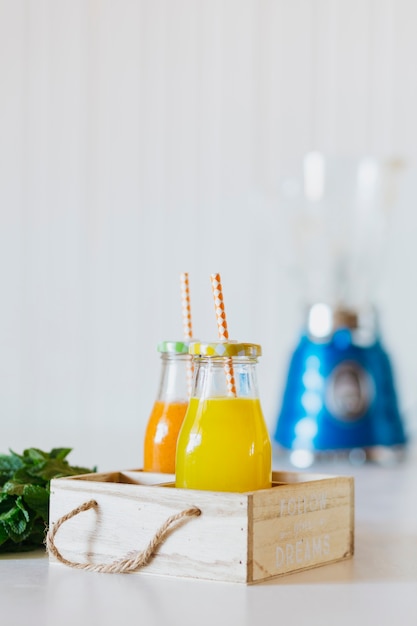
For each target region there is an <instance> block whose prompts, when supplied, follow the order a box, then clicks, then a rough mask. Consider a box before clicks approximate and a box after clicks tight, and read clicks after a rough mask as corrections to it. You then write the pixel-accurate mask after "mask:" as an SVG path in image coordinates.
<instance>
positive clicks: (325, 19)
mask: <svg viewBox="0 0 417 626" xmlns="http://www.w3.org/2000/svg"><path fill="white" fill-rule="evenodd" d="M416 25H417V5H416V4H415V3H414V2H413V1H412V0H292V1H289V0H251V1H250V0H117V1H116V0H107V1H105V0H0V220H1V222H0V288H1V292H0V293H1V302H0V415H1V424H2V426H1V429H0V452H5V451H7V449H8V448H9V447H11V448H14V449H16V450H17V451H19V450H21V449H23V448H24V447H26V446H31V445H37V446H39V447H42V448H49V447H52V446H58V445H64V446H72V447H73V448H74V452H73V455H72V457H71V458H72V460H73V461H74V462H79V463H84V464H98V465H99V467H100V469H104V468H106V469H107V468H109V467H110V468H121V467H134V466H140V464H141V460H142V437H143V431H144V428H145V423H146V420H147V417H148V413H149V410H150V408H151V404H152V402H153V397H154V394H155V391H156V384H157V377H158V374H159V360H158V356H157V354H156V351H155V347H156V344H157V342H158V341H159V340H160V339H164V338H165V339H167V338H177V337H179V338H180V337H181V333H182V324H181V312H180V290H179V274H180V272H181V271H188V272H189V273H190V282H191V297H192V307H193V321H194V331H195V334H196V335H198V336H200V337H202V338H214V337H215V336H216V325H215V316H214V308H213V302H212V297H211V291H210V281H209V274H210V273H211V272H213V271H220V272H221V274H222V277H223V283H224V290H225V301H226V309H227V314H228V320H229V328H230V332H231V335H233V337H235V338H238V339H240V340H244V341H255V342H260V343H261V344H262V346H263V349H264V357H263V358H262V362H261V364H260V366H259V368H260V369H259V377H260V385H261V394H262V401H263V405H264V411H265V415H266V418H267V421H268V423H269V425H270V426H271V429H273V427H274V425H275V419H276V411H277V409H278V405H279V397H280V393H281V391H282V386H283V383H284V377H285V371H286V365H287V360H288V357H289V352H290V350H291V348H292V346H293V344H294V341H295V340H296V338H297V332H298V329H299V322H300V303H301V302H302V294H300V293H299V290H298V289H297V284H296V283H295V282H294V278H293V276H292V274H291V272H290V268H289V258H290V252H291V250H290V244H289V241H290V240H289V231H288V228H289V227H288V220H287V217H288V216H287V215H286V213H285V211H284V209H283V207H282V206H281V205H280V202H279V197H278V181H279V179H280V177H281V176H282V175H283V174H285V173H286V172H287V171H289V168H290V167H291V166H292V165H293V164H294V163H295V162H297V161H298V160H299V159H300V158H301V157H302V155H303V154H304V153H305V152H306V151H308V150H311V149H319V150H323V151H325V152H327V153H348V154H355V155H357V154H362V153H373V154H376V155H378V156H383V157H391V156H396V157H401V158H403V159H405V161H406V163H407V168H406V170H405V172H404V177H403V187H402V191H401V195H400V199H399V203H398V207H397V208H396V211H395V214H394V215H393V222H392V229H391V236H390V241H389V246H388V257H387V259H386V261H385V267H386V269H385V274H384V280H383V284H382V285H381V290H380V307H381V313H382V324H383V331H384V336H385V341H386V344H387V346H388V347H389V349H390V351H391V353H392V356H393V360H394V364H395V367H396V370H397V374H398V384H399V390H400V393H401V405H402V407H403V409H404V414H405V416H406V419H407V425H408V427H409V428H410V430H413V429H414V428H415V424H417V410H416V409H417V407H416V403H417V398H416V391H415V389H416V386H415V380H416V366H415V362H414V355H415V353H416V348H417V334H416V324H415V319H416V314H417V296H416V289H415V276H414V268H415V267H416V261H417V247H416V246H415V234H416V230H417V217H416V212H415V205H416V200H417V187H416V156H417V154H416V153H417V122H416V114H415V112H416V110H417V81H416V78H415V59H416V55H417V38H416V37H415V32H416Z"/></svg>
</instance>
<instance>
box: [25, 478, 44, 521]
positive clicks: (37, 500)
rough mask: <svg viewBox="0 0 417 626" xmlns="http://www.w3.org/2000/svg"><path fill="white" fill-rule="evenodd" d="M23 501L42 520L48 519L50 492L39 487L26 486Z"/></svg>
mask: <svg viewBox="0 0 417 626" xmlns="http://www.w3.org/2000/svg"><path fill="white" fill-rule="evenodd" d="M23 501H24V503H25V504H26V505H27V506H28V507H30V508H31V509H33V510H34V511H35V512H36V513H37V514H38V515H40V516H41V517H42V519H44V520H46V519H47V518H48V512H49V491H47V490H46V489H45V488H44V487H39V485H25V486H24V488H23Z"/></svg>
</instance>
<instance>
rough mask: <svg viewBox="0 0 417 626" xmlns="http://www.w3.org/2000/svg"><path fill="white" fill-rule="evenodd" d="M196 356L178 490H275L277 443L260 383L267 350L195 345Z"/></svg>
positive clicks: (233, 345)
mask: <svg viewBox="0 0 417 626" xmlns="http://www.w3.org/2000/svg"><path fill="white" fill-rule="evenodd" d="M190 354H192V355H193V363H194V369H195V371H194V379H193V390H192V396H191V398H190V403H189V406H188V409H187V413H186V416H185V418H184V422H183V424H182V427H181V430H180V434H179V437H178V444H177V457H176V487H180V488H187V489H202V490H210V491H234V492H247V491H254V490H257V489H267V488H269V487H270V486H271V471H272V470H271V466H272V453H271V442H270V438H269V433H268V430H267V427H266V424H265V420H264V416H263V413H262V408H261V403H260V400H259V393H258V384H257V377H256V364H257V362H258V357H259V356H260V355H261V347H260V346H259V345H257V344H250V343H236V342H224V341H219V342H214V343H200V342H192V343H191V344H190ZM231 376H233V377H234V385H231V384H230V379H231ZM233 387H234V388H233Z"/></svg>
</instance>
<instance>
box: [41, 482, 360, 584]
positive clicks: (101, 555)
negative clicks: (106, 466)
mask: <svg viewBox="0 0 417 626" xmlns="http://www.w3.org/2000/svg"><path fill="white" fill-rule="evenodd" d="M171 478H172V477H171ZM157 479H158V476H157V475H152V476H150V477H147V476H146V473H145V472H141V471H123V472H113V473H107V474H90V475H86V476H81V477H77V478H69V479H68V478H60V479H55V480H53V481H52V483H51V501H50V526H51V528H52V527H53V525H54V523H56V522H57V521H58V520H59V518H61V517H62V516H64V515H66V514H68V513H70V511H71V510H73V509H75V508H77V507H78V506H80V505H82V504H83V503H84V502H87V501H89V500H90V499H92V498H93V499H95V500H96V501H97V503H98V509H97V511H96V510H94V511H91V510H90V511H87V512H83V513H81V514H78V515H77V516H76V517H73V518H72V519H70V520H67V521H66V522H64V524H63V525H62V526H61V527H60V529H59V530H58V533H57V535H56V537H55V545H56V547H57V548H58V550H59V551H60V552H61V554H62V556H63V557H64V558H66V559H68V560H70V561H72V562H76V563H77V562H78V563H94V564H97V563H100V564H101V563H105V564H108V563H111V562H113V561H115V560H117V559H121V558H124V557H125V556H126V555H127V554H131V553H132V551H142V550H144V549H145V548H146V547H147V545H148V542H149V541H151V539H152V538H153V536H154V535H155V533H156V531H157V530H158V529H159V528H160V527H161V526H162V525H163V524H164V523H165V521H166V520H167V519H168V518H169V517H170V516H171V515H173V514H176V513H179V512H181V511H184V510H187V509H189V508H191V507H198V508H199V509H200V510H201V515H200V516H199V517H198V518H189V519H187V520H186V521H184V523H183V524H182V525H181V526H180V527H178V528H176V529H175V530H173V531H172V532H171V534H170V535H169V537H168V538H167V539H166V541H165V542H164V543H163V544H162V545H160V547H159V548H158V550H157V552H156V554H155V556H154V558H153V559H152V560H151V561H150V563H148V565H146V566H145V567H143V568H142V569H140V570H138V572H139V573H145V574H146V573H148V574H165V575H173V576H187V577H194V578H207V579H212V580H223V581H233V582H241V583H254V582H258V581H262V580H267V579H269V578H273V577H276V576H280V575H283V574H287V573H290V572H294V571H299V570H303V569H309V568H312V567H316V566H318V565H323V564H325V563H330V562H333V561H339V560H341V559H345V558H348V557H351V556H352V555H353V551H354V494H353V478H350V477H329V476H325V475H314V474H310V475H309V474H299V473H292V472H282V473H278V472H277V473H274V474H273V486H272V487H271V489H265V490H261V491H257V492H252V493H247V494H238V493H217V492H216V493H214V492H207V491H195V490H184V489H176V488H175V487H174V485H175V482H171V483H169V480H168V479H169V477H168V476H164V475H159V481H160V483H159V484H158V483H157V482H154V481H157ZM143 481H146V482H143ZM161 481H163V482H161ZM151 482H154V484H153V485H152V484H151ZM50 558H51V560H52V561H53V560H55V558H54V557H53V556H52V555H51V556H50Z"/></svg>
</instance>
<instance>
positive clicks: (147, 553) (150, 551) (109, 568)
mask: <svg viewBox="0 0 417 626" xmlns="http://www.w3.org/2000/svg"><path fill="white" fill-rule="evenodd" d="M89 509H96V510H97V509H98V504H97V502H96V500H89V501H88V502H84V504H81V505H80V506H77V507H76V508H75V509H73V510H72V511H70V512H69V513H66V515H63V516H62V517H60V518H59V519H58V520H57V521H56V522H55V523H54V524H53V525H52V527H50V528H49V530H48V532H47V535H46V539H45V544H46V549H47V552H49V554H52V555H53V556H54V557H55V558H56V559H57V560H58V561H59V562H60V563H63V564H64V565H68V566H69V567H73V568H75V569H81V570H85V571H88V572H101V573H105V574H130V573H132V572H136V571H137V570H138V569H140V568H141V567H144V566H145V565H147V564H148V563H149V562H150V561H151V559H152V558H153V556H154V554H155V552H156V551H157V549H158V547H159V546H160V545H162V543H163V542H164V541H165V539H166V538H167V536H168V535H169V534H170V532H172V531H174V530H176V529H177V528H178V527H179V526H181V524H182V523H183V521H184V520H186V519H187V518H189V517H198V516H199V515H201V510H200V509H198V508H197V507H191V508H189V509H184V510H183V511H180V512H179V513H175V514H174V515H171V516H170V517H168V518H167V519H166V520H165V522H164V523H163V524H162V526H161V527H160V528H159V529H158V530H157V531H156V533H155V535H154V536H153V538H152V539H151V540H150V542H149V544H148V546H147V547H146V548H145V550H143V551H142V552H136V551H134V552H129V554H127V555H126V556H125V557H123V558H121V559H117V560H116V561H113V562H112V563H98V564H94V563H77V562H75V561H69V560H68V559H66V558H65V557H64V556H62V554H61V553H60V551H59V550H58V548H57V547H56V545H55V536H56V534H57V532H58V530H59V529H60V527H61V526H62V524H64V523H65V522H67V521H68V520H70V519H71V518H72V517H75V516H76V515H78V514H79V513H82V512H83V511H88V510H89Z"/></svg>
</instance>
